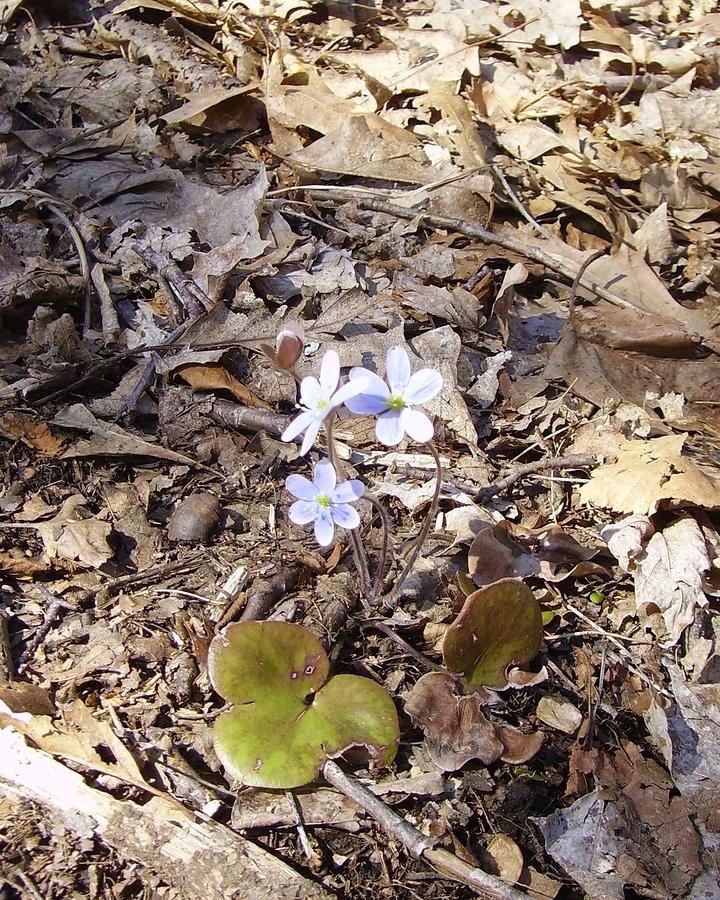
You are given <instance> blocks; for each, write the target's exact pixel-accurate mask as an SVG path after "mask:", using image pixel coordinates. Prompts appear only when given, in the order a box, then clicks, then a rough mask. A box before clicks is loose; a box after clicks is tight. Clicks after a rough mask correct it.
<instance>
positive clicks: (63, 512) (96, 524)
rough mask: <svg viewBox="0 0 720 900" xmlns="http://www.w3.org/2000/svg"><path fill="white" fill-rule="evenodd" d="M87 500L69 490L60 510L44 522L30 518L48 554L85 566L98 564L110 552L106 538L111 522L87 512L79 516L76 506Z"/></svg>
mask: <svg viewBox="0 0 720 900" xmlns="http://www.w3.org/2000/svg"><path fill="white" fill-rule="evenodd" d="M86 503H87V501H86V500H85V498H84V497H83V496H82V495H81V494H73V496H72V497H68V498H67V500H65V502H64V503H63V505H62V508H61V509H60V512H59V513H58V514H57V515H56V516H55V517H54V518H52V519H50V520H49V521H47V522H34V523H33V527H34V528H36V529H37V530H38V532H39V534H40V537H41V538H42V541H43V544H44V545H45V552H46V553H47V554H48V556H50V557H51V558H52V557H54V556H60V557H62V558H63V559H70V560H77V561H78V562H80V563H82V564H83V565H85V566H89V567H91V568H98V567H99V566H102V565H103V563H106V562H107V561H108V560H109V559H110V558H111V557H112V555H113V551H112V550H111V548H110V547H109V546H108V543H107V539H108V537H109V536H110V532H111V531H112V525H111V524H110V523H109V522H104V521H102V520H101V519H99V518H97V517H95V516H90V517H89V518H82V517H81V516H80V514H79V513H80V510H82V509H84V508H85V505H86Z"/></svg>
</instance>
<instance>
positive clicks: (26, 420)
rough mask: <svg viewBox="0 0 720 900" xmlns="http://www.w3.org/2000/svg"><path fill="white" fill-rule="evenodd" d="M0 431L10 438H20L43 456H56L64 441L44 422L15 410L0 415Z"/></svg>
mask: <svg viewBox="0 0 720 900" xmlns="http://www.w3.org/2000/svg"><path fill="white" fill-rule="evenodd" d="M0 432H3V433H5V434H6V435H7V437H9V438H10V439H13V438H16V439H19V440H21V441H22V442H23V443H24V444H27V445H28V446H29V447H33V448H34V449H35V450H37V451H38V453H39V454H40V455H41V456H45V457H53V456H58V455H59V453H60V451H61V450H62V448H63V445H64V443H65V442H64V441H63V440H62V439H61V438H58V437H56V435H54V434H53V433H52V431H51V430H50V429H49V428H48V426H47V423H46V422H40V421H38V420H37V419H35V418H31V417H30V416H26V415H22V414H21V413H16V412H6V413H4V414H3V415H2V416H0Z"/></svg>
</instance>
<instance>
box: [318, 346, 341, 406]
mask: <svg viewBox="0 0 720 900" xmlns="http://www.w3.org/2000/svg"><path fill="white" fill-rule="evenodd" d="M338 381H340V357H339V356H338V355H337V353H336V352H335V351H334V350H328V352H327V353H326V354H325V356H323V360H322V363H321V364H320V387H321V388H322V393H323V399H325V400H329V399H330V397H332V395H333V391H334V390H335V388H336V387H337V386H338Z"/></svg>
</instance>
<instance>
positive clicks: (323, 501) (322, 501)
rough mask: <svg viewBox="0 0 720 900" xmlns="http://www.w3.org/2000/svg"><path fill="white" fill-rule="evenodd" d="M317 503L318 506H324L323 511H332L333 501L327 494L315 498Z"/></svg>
mask: <svg viewBox="0 0 720 900" xmlns="http://www.w3.org/2000/svg"><path fill="white" fill-rule="evenodd" d="M315 502H316V503H317V505H318V506H322V508H323V509H330V507H331V506H332V500H331V499H330V498H329V497H328V495H327V494H318V495H317V497H316V498H315Z"/></svg>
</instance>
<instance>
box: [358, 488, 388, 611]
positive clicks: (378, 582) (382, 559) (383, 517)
mask: <svg viewBox="0 0 720 900" xmlns="http://www.w3.org/2000/svg"><path fill="white" fill-rule="evenodd" d="M364 496H365V499H366V500H367V501H368V502H369V503H371V504H372V506H373V508H374V509H375V511H376V512H377V514H378V515H379V516H380V522H381V523H382V546H381V547H380V556H379V557H378V564H377V570H376V572H375V580H374V582H373V592H372V596H371V598H370V599H371V600H374V599H375V598H376V597H377V596H378V595H379V593H380V591H381V590H382V583H383V579H384V578H385V567H386V565H387V557H388V550H389V549H390V519H389V518H388V514H387V510H386V509H385V507H384V506H383V504H382V503H381V502H380V501H379V500H377V499H376V498H375V497H373V496H372V495H371V494H365V495H364Z"/></svg>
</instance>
